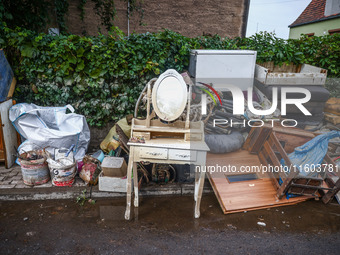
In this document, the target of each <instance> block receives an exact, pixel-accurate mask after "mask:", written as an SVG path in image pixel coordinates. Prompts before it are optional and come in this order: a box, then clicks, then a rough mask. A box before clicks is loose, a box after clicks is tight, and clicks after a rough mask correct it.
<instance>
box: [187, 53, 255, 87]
mask: <svg viewBox="0 0 340 255" xmlns="http://www.w3.org/2000/svg"><path fill="white" fill-rule="evenodd" d="M255 64H256V51H250V50H192V51H191V54H190V65H189V73H190V74H191V76H193V77H194V78H195V82H196V83H198V82H203V83H208V84H210V83H211V84H213V87H214V88H215V89H218V90H221V91H224V90H227V89H226V87H227V85H228V84H229V85H234V86H237V87H239V88H241V89H242V90H247V88H248V87H252V86H253V83H254V72H255Z"/></svg>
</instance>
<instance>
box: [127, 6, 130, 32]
mask: <svg viewBox="0 0 340 255" xmlns="http://www.w3.org/2000/svg"><path fill="white" fill-rule="evenodd" d="M127 31H128V36H130V1H129V0H128V1H127Z"/></svg>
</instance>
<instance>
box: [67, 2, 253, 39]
mask: <svg viewBox="0 0 340 255" xmlns="http://www.w3.org/2000/svg"><path fill="white" fill-rule="evenodd" d="M78 5H79V0H69V13H68V15H67V25H68V28H69V30H70V32H71V33H74V34H82V31H83V30H84V29H86V31H87V32H88V34H90V35H96V34H97V33H98V25H100V18H99V17H98V16H97V15H96V13H95V11H94V9H93V8H94V4H93V3H92V2H91V1H90V0H88V1H87V3H86V5H85V8H84V9H85V19H84V21H81V20H80V10H79V9H78ZM115 5H116V9H117V14H116V18H115V25H116V26H118V27H119V28H120V29H121V30H123V31H124V32H125V33H127V27H128V25H127V24H128V20H127V16H126V10H127V3H126V2H124V1H123V0H116V1H115ZM248 7H249V0H200V1H199V0H178V1H169V0H143V9H144V17H143V19H142V23H143V25H140V24H139V23H140V22H139V20H140V17H139V14H138V13H136V12H134V13H133V14H132V17H131V19H130V32H132V31H135V32H137V33H144V32H156V31H158V30H161V29H163V28H167V29H171V30H173V31H176V32H179V33H181V34H183V35H186V36H190V37H194V36H199V35H202V34H203V33H205V34H211V35H214V34H219V35H220V36H223V37H224V36H228V37H236V36H242V35H245V31H246V23H247V16H248ZM102 32H103V33H105V29H104V28H103V27H102Z"/></svg>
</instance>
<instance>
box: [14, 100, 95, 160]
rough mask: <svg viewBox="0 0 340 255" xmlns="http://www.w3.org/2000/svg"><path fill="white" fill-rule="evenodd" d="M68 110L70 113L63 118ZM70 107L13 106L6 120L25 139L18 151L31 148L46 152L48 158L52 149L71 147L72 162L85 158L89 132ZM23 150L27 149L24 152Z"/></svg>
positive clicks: (52, 151) (84, 123)
mask: <svg viewBox="0 0 340 255" xmlns="http://www.w3.org/2000/svg"><path fill="white" fill-rule="evenodd" d="M67 109H69V110H70V111H71V112H72V113H68V114H66V110H67ZM73 112H74V108H73V107H72V106H71V105H66V106H63V107H42V106H37V105H35V104H26V103H22V104H16V105H13V106H12V107H11V108H10V110H9V119H10V121H11V122H12V124H13V126H14V127H15V129H16V130H17V131H18V133H19V134H20V135H21V136H22V137H23V138H24V139H25V142H23V143H22V144H21V145H20V146H19V148H18V151H29V150H30V147H31V145H32V144H34V146H37V147H40V148H46V150H47V151H48V152H50V153H51V154H52V155H53V154H54V149H59V148H63V147H66V148H69V147H70V146H71V145H72V144H75V147H74V151H73V152H74V157H75V159H77V160H78V159H82V158H83V157H84V156H85V153H86V150H87V147H88V145H89V142H90V129H89V127H88V125H87V122H86V119H85V117H84V116H83V115H79V114H75V113H73ZM26 147H27V148H26Z"/></svg>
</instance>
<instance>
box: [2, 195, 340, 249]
mask: <svg viewBox="0 0 340 255" xmlns="http://www.w3.org/2000/svg"><path fill="white" fill-rule="evenodd" d="M193 207H194V202H193V199H192V196H187V197H186V196H184V197H145V198H144V199H142V200H141V205H140V207H139V208H138V209H135V211H134V215H133V219H132V220H131V221H125V220H124V210H125V200H124V199H105V200H98V201H96V203H95V204H94V205H92V204H90V203H86V204H85V205H84V206H80V205H78V204H77V203H75V201H71V200H58V201H51V200H49V201H38V202H37V201H35V202H0V254H156V253H157V254H308V255H310V254H339V250H340V235H339V234H340V206H339V205H338V204H337V203H336V201H333V202H332V203H331V204H330V205H324V204H323V203H322V202H321V201H307V202H304V203H301V204H298V205H292V206H286V207H278V208H272V209H265V210H258V211H252V212H243V213H236V214H230V215H223V214H222V211H221V209H220V207H219V204H218V202H217V200H216V198H215V196H214V195H213V194H209V195H204V196H203V198H202V204H201V218H200V219H194V218H193ZM259 222H261V223H259Z"/></svg>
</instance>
